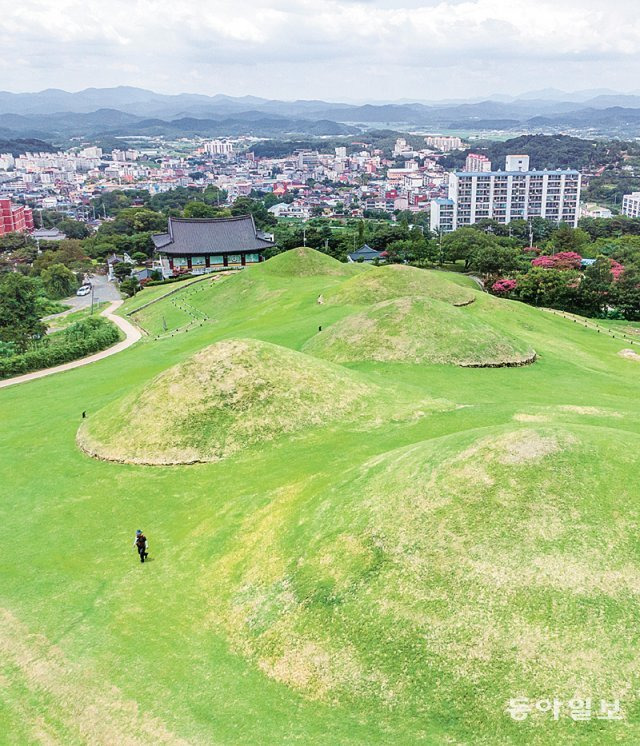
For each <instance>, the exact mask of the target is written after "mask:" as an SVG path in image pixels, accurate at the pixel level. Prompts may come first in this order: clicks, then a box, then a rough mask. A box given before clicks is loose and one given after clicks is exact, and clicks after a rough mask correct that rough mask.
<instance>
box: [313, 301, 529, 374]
mask: <svg viewBox="0 0 640 746" xmlns="http://www.w3.org/2000/svg"><path fill="white" fill-rule="evenodd" d="M474 310H475V309H471V308H468V307H465V308H454V307H453V306H451V305H449V304H446V303H443V302H442V301H438V300H432V299H430V298H428V297H415V296H409V297H406V298H398V299H397V300H389V301H383V302H382V303H376V304H375V305H373V306H371V307H369V308H367V309H366V310H365V311H361V312H360V313H354V314H352V315H350V316H347V317H346V318H344V319H342V320H341V321H339V322H338V323H336V324H334V325H333V326H331V327H329V329H328V330H327V331H326V332H324V331H323V332H322V333H318V334H316V335H315V336H314V337H312V339H310V340H309V342H307V344H306V345H305V346H304V348H303V349H304V351H305V352H307V353H309V354H311V355H318V356H319V357H325V358H327V359H329V360H333V361H334V362H337V363H348V362H364V361H367V360H373V361H376V362H406V363H441V364H448V363H450V364H453V365H477V366H481V365H495V366H500V365H517V364H525V363H527V362H528V361H533V358H534V355H535V351H534V350H532V349H531V348H530V347H528V346H527V345H526V344H524V343H519V342H518V341H517V340H516V339H514V338H512V337H509V336H508V335H506V334H504V333H503V332H500V331H498V330H496V329H493V328H492V327H491V326H489V325H488V324H486V323H484V322H483V321H479V320H478V319H477V318H476V316H474V313H473V311H474Z"/></svg>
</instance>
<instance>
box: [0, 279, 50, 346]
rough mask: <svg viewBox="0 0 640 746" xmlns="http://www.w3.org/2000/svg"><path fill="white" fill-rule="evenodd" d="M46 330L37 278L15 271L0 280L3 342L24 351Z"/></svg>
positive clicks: (0, 328) (1, 335)
mask: <svg viewBox="0 0 640 746" xmlns="http://www.w3.org/2000/svg"><path fill="white" fill-rule="evenodd" d="M45 332H46V326H45V325H44V324H43V323H42V321H41V320H40V316H39V313H38V283H37V281H36V280H34V279H33V278H31V277H23V276H22V275H19V274H16V273H13V272H12V273H11V274H8V275H5V276H4V277H3V278H2V280H1V281H0V341H2V342H11V343H13V344H15V346H16V348H17V349H18V351H19V352H24V351H25V350H26V349H27V348H28V347H29V345H30V344H32V342H33V341H34V340H37V339H40V338H41V337H42V336H43V335H44V334H45Z"/></svg>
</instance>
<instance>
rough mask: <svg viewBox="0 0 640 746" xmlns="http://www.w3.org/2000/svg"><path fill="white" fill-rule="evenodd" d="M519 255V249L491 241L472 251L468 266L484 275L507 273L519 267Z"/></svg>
mask: <svg viewBox="0 0 640 746" xmlns="http://www.w3.org/2000/svg"><path fill="white" fill-rule="evenodd" d="M521 256H522V255H521V253H520V251H518V250H517V249H514V248H513V247H511V246H501V245H500V244H497V243H491V244H487V245H486V246H480V247H479V248H477V249H476V250H475V251H474V253H473V255H472V256H471V261H470V267H471V269H473V270H474V271H476V272H480V273H481V274H483V275H485V276H489V275H502V274H508V273H509V272H514V271H515V270H516V269H518V268H519V266H520V263H521V262H520V259H521Z"/></svg>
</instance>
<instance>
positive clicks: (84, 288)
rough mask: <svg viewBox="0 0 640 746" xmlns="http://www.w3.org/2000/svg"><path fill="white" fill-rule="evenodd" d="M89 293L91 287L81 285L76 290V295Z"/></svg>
mask: <svg viewBox="0 0 640 746" xmlns="http://www.w3.org/2000/svg"><path fill="white" fill-rule="evenodd" d="M90 292H91V285H81V286H80V287H79V288H78V289H77V290H76V295H89V293H90Z"/></svg>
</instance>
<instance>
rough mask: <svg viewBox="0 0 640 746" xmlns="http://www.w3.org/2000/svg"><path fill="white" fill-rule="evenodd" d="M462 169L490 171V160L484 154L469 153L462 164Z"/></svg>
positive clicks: (472, 171) (470, 171) (474, 171)
mask: <svg viewBox="0 0 640 746" xmlns="http://www.w3.org/2000/svg"><path fill="white" fill-rule="evenodd" d="M464 170H465V171H467V172H468V173H479V172H481V173H489V172H490V171H491V161H490V160H489V159H488V158H487V156H486V155H480V154H478V153H469V155H468V156H467V160H466V161H465V164H464Z"/></svg>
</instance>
